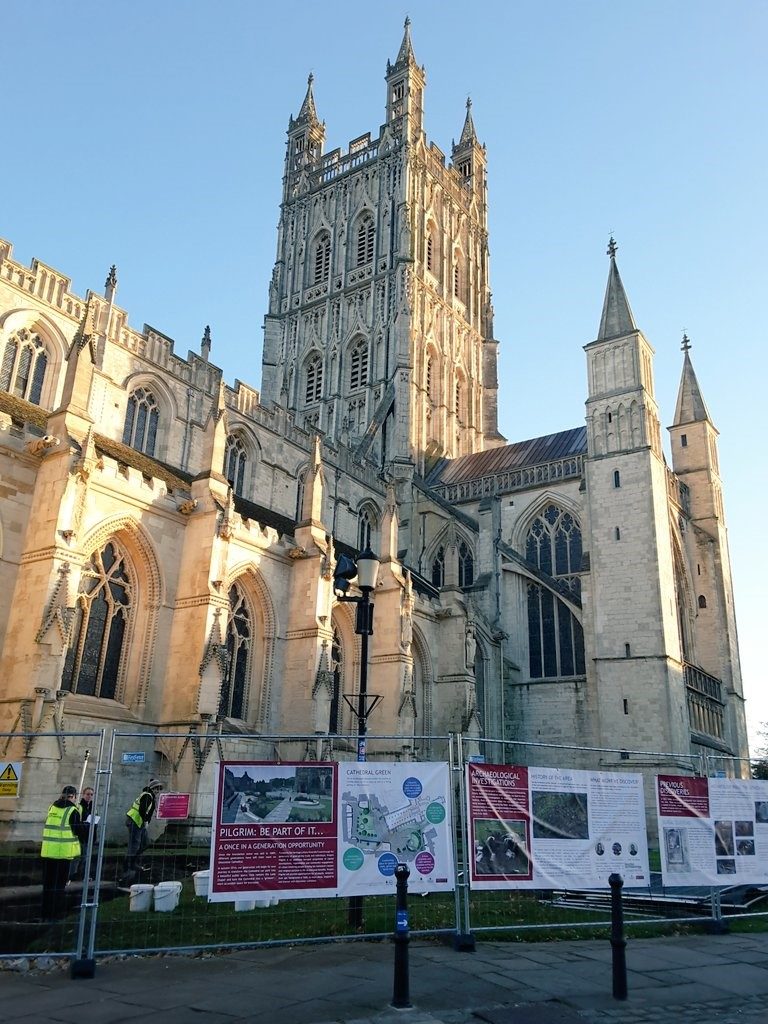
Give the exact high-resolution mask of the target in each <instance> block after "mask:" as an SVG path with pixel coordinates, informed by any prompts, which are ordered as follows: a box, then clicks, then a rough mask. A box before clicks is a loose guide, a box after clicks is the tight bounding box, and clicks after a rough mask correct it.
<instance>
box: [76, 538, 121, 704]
mask: <svg viewBox="0 0 768 1024" xmlns="http://www.w3.org/2000/svg"><path fill="white" fill-rule="evenodd" d="M132 599H133V582H132V580H131V576H130V573H129V570H128V565H127V561H126V558H125V555H124V553H123V552H122V550H121V549H120V547H119V545H118V544H117V542H116V541H114V540H112V541H109V543H108V544H106V545H105V546H104V547H103V548H102V550H101V551H97V552H95V554H94V555H93V556H92V557H91V560H90V562H89V563H88V565H87V566H86V568H85V569H84V570H83V574H82V578H81V582H80V594H79V596H78V598H77V606H76V609H75V622H74V628H73V630H72V640H71V642H70V646H69V649H68V650H67V656H66V659H65V661H64V674H63V677H62V681H61V686H62V689H63V690H69V691H70V692H71V693H82V694H87V695H88V696H90V697H104V698H105V699H109V700H114V698H115V693H116V691H117V681H118V678H119V674H120V666H121V664H122V661H123V657H124V653H125V652H124V646H125V638H126V633H127V630H128V624H129V622H130V617H131V613H132V603H133V600H132Z"/></svg>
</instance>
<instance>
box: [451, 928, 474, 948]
mask: <svg viewBox="0 0 768 1024" xmlns="http://www.w3.org/2000/svg"><path fill="white" fill-rule="evenodd" d="M453 948H454V949H455V950H456V952H457V953H474V952H475V936H474V935H473V933H472V932H456V934H455V935H454V936H453Z"/></svg>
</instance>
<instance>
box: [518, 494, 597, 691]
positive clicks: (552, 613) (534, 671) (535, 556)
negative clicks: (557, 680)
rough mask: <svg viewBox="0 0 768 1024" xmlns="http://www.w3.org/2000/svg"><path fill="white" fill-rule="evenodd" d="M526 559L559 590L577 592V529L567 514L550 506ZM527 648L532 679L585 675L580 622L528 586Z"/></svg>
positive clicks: (532, 534) (535, 527)
mask: <svg viewBox="0 0 768 1024" xmlns="http://www.w3.org/2000/svg"><path fill="white" fill-rule="evenodd" d="M525 555H526V558H527V559H528V561H529V562H531V563H532V564H533V565H535V566H536V567H537V568H538V569H540V570H541V571H542V572H544V573H546V574H547V575H548V576H550V577H553V578H554V580H555V581H556V582H557V584H559V585H560V586H561V587H563V588H565V589H567V590H569V591H571V592H572V593H573V594H575V595H579V594H580V593H581V580H580V578H579V576H578V575H577V574H578V572H579V568H580V566H581V527H580V526H579V524H578V522H577V521H576V520H575V519H574V517H573V516H572V515H571V513H570V512H566V511H564V510H563V509H561V508H559V507H558V506H557V505H555V504H550V505H548V506H547V507H546V508H545V509H544V510H543V511H542V512H541V513H540V514H539V515H538V516H536V518H535V519H534V520H533V522H532V523H531V526H530V528H529V530H528V536H527V539H526V547H525ZM528 647H529V659H530V666H529V667H530V675H531V678H532V679H540V678H551V677H555V676H573V675H583V674H584V671H585V669H584V634H583V631H582V627H581V623H580V622H579V621H578V619H577V618H576V617H575V616H574V615H573V613H572V612H571V610H570V609H569V608H568V607H567V605H565V604H564V603H563V602H562V601H561V600H560V599H559V598H558V597H557V596H556V595H555V594H554V593H553V592H552V590H550V589H549V588H547V587H544V586H542V585H541V584H539V583H534V582H531V583H529V584H528Z"/></svg>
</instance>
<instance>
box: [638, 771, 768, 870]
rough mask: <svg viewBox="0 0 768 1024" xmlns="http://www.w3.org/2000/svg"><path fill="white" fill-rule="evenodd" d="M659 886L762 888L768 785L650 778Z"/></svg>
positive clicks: (767, 854)
mask: <svg viewBox="0 0 768 1024" xmlns="http://www.w3.org/2000/svg"><path fill="white" fill-rule="evenodd" d="M656 806H657V809H658V814H659V845H660V847H661V874H662V879H663V881H664V884H665V885H710V886H723V885H742V884H744V883H749V884H754V885H765V884H768V781H762V780H758V779H703V778H691V777H689V776H687V775H659V776H657V778H656Z"/></svg>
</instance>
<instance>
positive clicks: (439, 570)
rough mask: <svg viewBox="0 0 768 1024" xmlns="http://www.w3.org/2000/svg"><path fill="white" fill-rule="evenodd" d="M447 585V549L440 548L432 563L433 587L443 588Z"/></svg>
mask: <svg viewBox="0 0 768 1024" xmlns="http://www.w3.org/2000/svg"><path fill="white" fill-rule="evenodd" d="M444 583H445V548H442V547H440V548H438V549H437V554H436V555H435V557H434V559H433V561H432V586H433V587H438V588H440V587H442V586H443V584H444Z"/></svg>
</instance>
